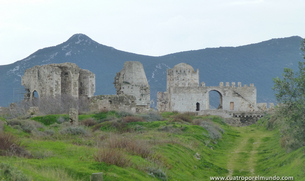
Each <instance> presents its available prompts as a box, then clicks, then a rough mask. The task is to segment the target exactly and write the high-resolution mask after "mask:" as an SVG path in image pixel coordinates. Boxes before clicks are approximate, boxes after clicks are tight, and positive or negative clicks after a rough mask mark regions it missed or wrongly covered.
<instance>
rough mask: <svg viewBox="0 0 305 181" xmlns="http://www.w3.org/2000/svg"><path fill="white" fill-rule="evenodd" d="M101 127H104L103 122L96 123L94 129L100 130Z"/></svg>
mask: <svg viewBox="0 0 305 181" xmlns="http://www.w3.org/2000/svg"><path fill="white" fill-rule="evenodd" d="M101 127H102V124H101V123H99V124H96V125H94V126H93V127H92V131H93V132H94V131H96V130H99V129H101Z"/></svg>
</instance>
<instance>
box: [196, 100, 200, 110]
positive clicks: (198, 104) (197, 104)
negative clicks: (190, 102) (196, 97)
mask: <svg viewBox="0 0 305 181" xmlns="http://www.w3.org/2000/svg"><path fill="white" fill-rule="evenodd" d="M196 111H200V103H199V102H197V103H196Z"/></svg>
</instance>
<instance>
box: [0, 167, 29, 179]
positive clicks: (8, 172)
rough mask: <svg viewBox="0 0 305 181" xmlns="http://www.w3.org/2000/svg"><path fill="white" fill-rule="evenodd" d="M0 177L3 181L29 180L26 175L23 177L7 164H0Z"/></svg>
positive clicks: (18, 171)
mask: <svg viewBox="0 0 305 181" xmlns="http://www.w3.org/2000/svg"><path fill="white" fill-rule="evenodd" d="M0 173H1V174H0V175H1V177H2V179H3V180H8V181H9V180H11V181H15V180H16V181H28V180H31V179H30V178H28V177H27V176H26V175H24V174H23V173H22V172H21V171H20V170H18V169H17V168H15V167H13V166H11V165H9V164H7V163H0Z"/></svg>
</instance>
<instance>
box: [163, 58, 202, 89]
mask: <svg viewBox="0 0 305 181" xmlns="http://www.w3.org/2000/svg"><path fill="white" fill-rule="evenodd" d="M171 87H199V70H197V71H196V72H195V71H194V69H193V68H192V67H191V66H190V65H188V64H185V63H180V64H178V65H176V66H175V67H174V68H172V69H168V70H167V91H169V88H171Z"/></svg>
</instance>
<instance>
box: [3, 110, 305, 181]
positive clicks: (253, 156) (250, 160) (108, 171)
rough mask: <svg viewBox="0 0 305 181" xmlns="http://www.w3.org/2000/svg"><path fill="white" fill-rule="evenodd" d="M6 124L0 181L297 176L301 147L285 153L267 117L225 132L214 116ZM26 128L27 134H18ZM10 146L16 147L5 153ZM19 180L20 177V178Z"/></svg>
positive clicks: (116, 116)
mask: <svg viewBox="0 0 305 181" xmlns="http://www.w3.org/2000/svg"><path fill="white" fill-rule="evenodd" d="M67 117H68V115H47V116H40V117H34V118H31V120H29V119H13V120H7V125H5V126H4V133H2V134H1V135H0V145H2V143H3V142H4V141H2V140H9V142H8V141H6V143H7V145H6V146H5V147H4V146H3V147H0V153H2V154H1V156H0V176H1V177H0V178H1V179H3V180H22V179H23V180H50V181H51V180H90V179H89V177H90V175H91V174H92V173H97V172H103V173H104V180H210V179H209V178H210V176H229V175H231V176H236V175H243V176H250V175H265V176H270V175H275V174H276V175H280V176H282V175H283V176H284V175H288V176H294V177H295V179H297V180H301V179H302V178H303V177H305V174H304V173H305V170H304V166H302V165H304V164H305V157H304V156H303V155H304V152H305V149H304V147H302V148H300V149H298V150H296V151H292V152H291V153H288V154H287V153H286V152H285V149H283V148H281V145H280V142H279V140H280V133H279V132H278V131H277V129H272V130H270V127H272V126H271V124H270V120H272V116H269V117H268V116H266V117H265V118H264V119H262V120H261V121H259V122H258V124H256V125H252V126H248V127H231V126H229V125H227V124H225V122H224V121H223V119H221V118H219V117H217V116H197V115H194V114H192V113H184V114H179V113H177V112H165V113H162V115H159V114H157V113H149V114H140V115H135V114H132V113H126V112H116V111H102V112H100V113H91V114H82V115H79V119H80V125H79V126H71V125H70V123H69V122H68V119H67ZM23 127H31V131H27V129H23ZM11 145H17V146H18V147H14V150H11V149H12V146H11ZM20 178H22V179H20Z"/></svg>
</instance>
